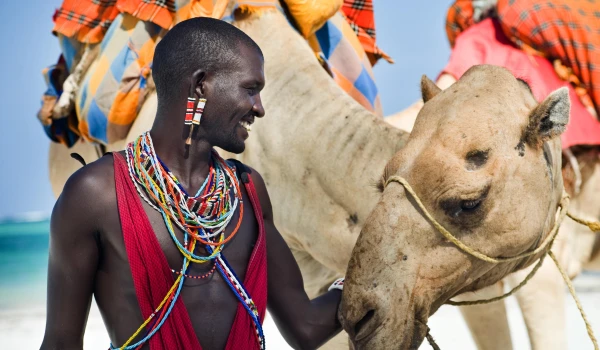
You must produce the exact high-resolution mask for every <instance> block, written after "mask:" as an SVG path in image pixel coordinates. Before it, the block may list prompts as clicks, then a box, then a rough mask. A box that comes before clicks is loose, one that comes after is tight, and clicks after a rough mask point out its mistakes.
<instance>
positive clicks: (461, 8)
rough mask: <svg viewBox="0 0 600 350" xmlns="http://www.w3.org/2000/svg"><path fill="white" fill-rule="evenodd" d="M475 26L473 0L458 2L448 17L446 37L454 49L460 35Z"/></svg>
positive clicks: (460, 0) (449, 11)
mask: <svg viewBox="0 0 600 350" xmlns="http://www.w3.org/2000/svg"><path fill="white" fill-rule="evenodd" d="M473 24H475V21H474V20H473V4H472V0H456V1H455V2H454V3H453V4H452V5H451V6H450V8H449V9H448V13H447V15H446V35H447V36H448V41H449V42H450V46H452V47H454V45H455V44H456V38H457V37H458V35H459V34H460V33H462V32H464V31H465V30H467V29H468V28H469V27H471V26H472V25H473Z"/></svg>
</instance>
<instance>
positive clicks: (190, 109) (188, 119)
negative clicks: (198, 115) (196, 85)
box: [183, 97, 196, 125]
mask: <svg viewBox="0 0 600 350" xmlns="http://www.w3.org/2000/svg"><path fill="white" fill-rule="evenodd" d="M195 104H196V98H195V97H188V100H187V107H186V108H185V120H184V121H183V123H184V124H185V125H192V117H193V116H194V105H195Z"/></svg>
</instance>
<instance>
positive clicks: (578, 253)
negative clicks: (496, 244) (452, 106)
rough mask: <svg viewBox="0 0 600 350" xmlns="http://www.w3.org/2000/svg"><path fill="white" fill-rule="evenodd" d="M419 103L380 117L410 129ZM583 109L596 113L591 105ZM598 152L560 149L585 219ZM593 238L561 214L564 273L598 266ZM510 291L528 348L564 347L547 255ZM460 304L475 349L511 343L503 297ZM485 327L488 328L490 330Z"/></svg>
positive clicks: (499, 348)
mask: <svg viewBox="0 0 600 350" xmlns="http://www.w3.org/2000/svg"><path fill="white" fill-rule="evenodd" d="M532 69H535V68H534V67H532ZM455 82H456V79H455V78H454V77H453V76H452V75H450V74H448V73H443V74H441V75H440V77H439V78H438V80H437V81H436V85H437V86H438V87H440V88H441V89H442V90H444V89H447V88H448V87H450V86H451V85H452V84H454V83H455ZM422 107H423V101H422V100H419V101H417V102H415V103H414V104H413V105H411V106H410V107H409V108H407V109H405V110H403V111H401V112H399V113H396V114H394V115H392V116H390V117H388V118H386V121H387V122H388V123H390V124H391V125H393V126H395V127H397V128H400V129H402V130H405V131H407V132H411V131H412V128H413V126H414V123H415V120H416V117H417V115H418V113H419V111H420V109H421V108H422ZM588 111H589V112H590V113H591V114H592V115H593V116H596V113H595V110H594V109H588ZM598 155H599V152H598V148H597V147H583V146H580V147H574V148H573V149H569V150H566V151H564V152H563V161H562V164H563V178H564V179H565V182H566V184H565V186H566V191H567V193H568V194H569V195H570V196H571V202H570V208H571V209H570V210H571V211H572V212H574V213H576V214H577V215H578V216H580V217H583V218H586V219H588V220H598V218H600V196H598V193H599V192H600V157H598ZM573 173H576V174H573ZM598 244H600V236H594V235H593V234H590V231H589V230H588V229H587V228H586V227H584V226H581V225H579V224H577V223H575V222H574V221H572V220H570V219H566V220H565V221H564V223H563V225H562V226H561V228H560V232H559V235H558V239H557V242H556V243H555V244H554V246H553V251H554V252H555V254H556V255H557V256H558V257H559V259H560V262H561V265H562V266H564V267H565V269H566V270H567V272H568V274H569V276H570V277H571V278H574V277H576V276H577V275H578V274H579V273H581V271H582V270H583V267H584V266H586V267H588V268H592V269H593V268H595V269H598V267H594V266H595V265H597V264H598V263H599V262H600V257H599V256H598V254H597V253H596V254H594V251H593V247H594V246H595V245H598ZM527 273H529V269H525V270H523V271H519V272H516V273H515V274H512V275H509V276H507V278H506V279H505V280H504V281H502V282H500V283H498V284H496V285H494V286H490V287H488V288H484V289H482V290H479V291H477V293H475V294H474V293H467V294H465V295H462V296H460V297H458V298H456V299H457V300H462V301H467V300H470V299H480V298H482V297H486V298H491V297H495V296H498V295H501V294H502V290H503V285H507V286H509V287H514V286H516V285H517V284H518V283H519V282H520V281H522V280H523V278H524V277H525V276H526V275H527ZM515 296H516V298H517V301H518V304H519V307H520V309H521V312H522V314H523V317H524V320H525V325H526V327H527V331H528V335H529V340H530V346H531V348H532V349H534V350H536V349H545V350H551V349H556V350H560V349H565V348H567V337H566V315H565V311H566V306H565V295H564V282H563V280H562V278H561V276H560V274H559V273H558V271H557V270H556V268H555V266H554V264H553V263H552V262H551V261H549V260H547V261H546V262H545V263H544V264H543V265H542V268H541V269H540V270H539V271H538V272H537V274H536V276H535V277H534V278H533V279H532V280H531V281H530V282H529V283H528V284H527V285H526V286H525V287H524V288H523V289H522V290H521V291H519V292H518V293H517V294H516V295H515ZM460 309H461V310H460V311H461V313H462V314H463V317H464V319H465V321H466V323H467V325H468V327H469V329H470V331H471V334H472V335H473V338H474V341H475V343H476V344H477V348H478V349H480V350H507V349H512V348H513V345H512V340H511V335H510V329H509V325H508V320H507V316H506V309H505V305H504V302H503V301H499V302H497V303H494V304H487V305H479V306H462V307H461V308H460ZM490 329H493V330H494V331H493V332H490V331H489V330H490Z"/></svg>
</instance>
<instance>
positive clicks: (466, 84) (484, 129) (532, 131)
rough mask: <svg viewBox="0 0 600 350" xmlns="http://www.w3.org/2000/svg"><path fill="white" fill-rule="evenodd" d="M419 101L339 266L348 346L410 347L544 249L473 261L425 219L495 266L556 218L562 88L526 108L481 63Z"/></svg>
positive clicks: (511, 86) (564, 104) (518, 92)
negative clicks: (460, 298)
mask: <svg viewBox="0 0 600 350" xmlns="http://www.w3.org/2000/svg"><path fill="white" fill-rule="evenodd" d="M422 95H423V101H424V102H425V103H424V106H423V108H422V109H421V111H420V112H419V114H418V116H417V119H416V123H415V125H414V129H413V131H412V133H411V136H410V138H409V140H408V142H407V143H406V145H405V147H404V148H403V149H402V150H400V151H399V152H398V153H397V154H396V155H395V156H394V157H393V158H392V160H391V161H390V162H389V163H388V164H387V165H386V168H385V171H384V172H383V175H382V177H381V183H380V185H381V186H380V188H381V190H382V194H381V197H380V200H379V202H378V204H377V205H376V207H375V208H374V210H373V211H372V213H371V214H370V216H369V218H368V219H367V221H366V222H365V226H364V227H363V229H362V231H361V233H360V236H359V238H358V240H357V242H356V246H355V248H354V251H353V253H352V257H351V259H350V262H349V264H348V271H347V274H346V282H345V286H344V291H343V297H342V304H341V306H340V319H341V322H342V325H343V327H344V329H345V330H346V332H348V334H349V335H350V337H351V340H352V342H353V344H354V347H355V348H356V349H389V348H395V349H398V348H399V349H414V348H417V347H418V346H419V345H420V344H421V342H422V341H423V339H424V338H425V336H426V334H427V332H428V328H427V326H426V323H427V319H428V318H429V316H430V315H432V314H433V313H435V311H436V310H437V309H438V308H439V307H440V306H441V305H443V304H444V303H446V302H448V301H449V300H450V299H451V298H453V297H455V296H457V295H460V294H463V293H466V292H471V291H475V290H479V289H481V288H484V287H488V286H491V285H494V284H496V283H497V282H498V281H500V280H501V279H503V278H504V277H506V276H507V275H509V274H510V273H513V272H515V271H518V270H521V269H524V268H526V267H528V266H529V265H531V264H532V263H533V262H535V261H536V260H537V259H539V258H540V257H542V256H543V254H544V253H545V252H544V250H541V251H539V252H537V253H536V254H534V255H531V256H528V257H523V258H519V259H517V260H515V261H511V262H503V263H499V264H492V263H489V262H485V261H482V260H479V259H478V258H475V257H474V256H473V255H471V254H466V253H464V252H463V251H462V250H459V249H458V248H457V247H456V246H455V245H454V244H453V243H451V242H450V241H449V240H448V239H446V238H445V237H444V236H442V235H441V234H440V233H439V232H438V230H437V229H436V228H435V227H434V225H433V224H432V222H433V219H435V220H437V221H438V222H439V224H441V225H442V226H443V227H444V228H446V229H448V230H449V231H451V232H453V233H454V234H455V235H457V237H458V239H459V240H460V241H462V242H463V243H464V244H466V245H467V246H469V247H472V248H473V249H475V250H476V251H478V252H481V253H483V254H485V255H486V256H488V257H495V258H500V257H502V258H507V257H513V256H520V254H523V253H525V252H529V251H532V250H534V249H535V248H537V247H538V246H540V245H541V244H542V242H545V241H546V239H547V238H548V236H549V235H550V234H551V231H553V229H556V228H555V225H557V224H558V222H557V220H558V218H557V217H558V212H557V211H558V209H559V208H561V212H562V211H563V210H564V209H563V208H562V207H561V206H563V207H564V205H565V204H564V203H563V198H564V196H563V193H564V189H563V180H562V173H561V147H560V137H559V135H560V134H561V133H562V132H563V131H564V129H565V126H566V124H567V123H568V119H569V108H570V101H569V96H568V91H567V89H566V88H561V89H559V90H556V91H555V92H553V93H551V94H550V95H549V96H548V97H547V98H546V99H545V100H544V101H543V102H541V103H540V104H538V103H537V102H536V100H535V98H534V97H533V95H532V94H531V92H530V90H529V88H528V86H527V84H526V83H525V82H523V81H520V80H518V79H516V78H515V77H514V76H513V75H512V74H511V73H510V72H509V71H508V70H506V69H505V68H502V67H497V66H489V65H481V66H474V67H472V68H471V69H469V70H468V71H467V73H465V74H464V75H463V76H462V77H461V79H459V80H458V82H457V83H455V84H453V85H452V86H451V87H449V88H448V89H446V90H443V91H442V90H441V89H440V88H438V87H437V86H436V85H435V83H433V82H432V81H430V80H428V79H427V78H424V79H423V81H422ZM402 178H403V179H405V181H406V182H405V183H402V184H401V183H399V182H402V181H404V180H402V181H401V180H398V179H402ZM410 186H412V188H413V189H412V191H414V194H409V187H410ZM417 200H420V201H421V202H422V203H423V208H425V209H422V207H420V206H417V205H416V203H417ZM425 210H426V211H427V212H429V213H430V214H428V215H431V217H432V218H433V219H427V218H426V215H425Z"/></svg>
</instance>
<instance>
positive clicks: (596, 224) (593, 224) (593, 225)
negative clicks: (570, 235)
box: [567, 213, 600, 232]
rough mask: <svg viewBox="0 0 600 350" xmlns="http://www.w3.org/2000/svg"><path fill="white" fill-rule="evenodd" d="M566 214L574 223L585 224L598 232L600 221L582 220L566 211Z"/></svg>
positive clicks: (599, 230)
mask: <svg viewBox="0 0 600 350" xmlns="http://www.w3.org/2000/svg"><path fill="white" fill-rule="evenodd" d="M567 216H568V217H569V218H571V220H573V221H575V222H576V223H578V224H581V225H584V226H587V227H588V228H589V229H590V230H592V232H600V222H597V221H588V220H584V219H582V218H578V217H576V216H575V215H573V214H571V213H567Z"/></svg>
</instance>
